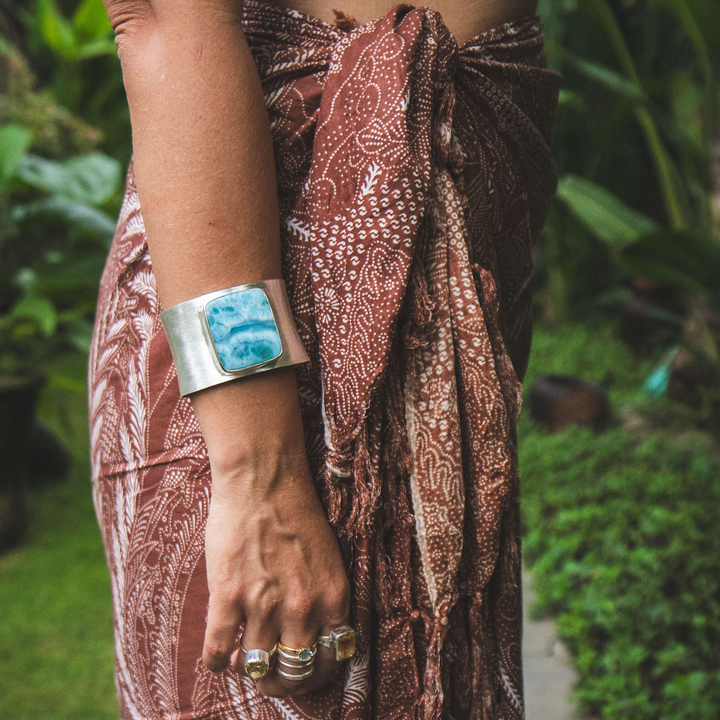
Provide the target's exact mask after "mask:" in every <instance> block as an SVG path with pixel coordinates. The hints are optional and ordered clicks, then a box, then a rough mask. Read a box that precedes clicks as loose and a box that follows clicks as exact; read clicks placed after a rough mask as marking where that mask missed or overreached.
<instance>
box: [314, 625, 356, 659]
mask: <svg viewBox="0 0 720 720" xmlns="http://www.w3.org/2000/svg"><path fill="white" fill-rule="evenodd" d="M317 642H318V644H319V645H322V646H323V647H326V648H334V649H335V659H336V660H338V661H342V660H347V659H348V658H351V657H352V656H353V655H354V654H355V649H356V642H357V638H356V634H355V630H353V629H352V628H351V627H350V626H349V625H341V626H340V627H339V628H335V630H333V631H332V632H331V633H330V634H329V635H318V636H317Z"/></svg>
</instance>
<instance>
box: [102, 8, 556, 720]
mask: <svg viewBox="0 0 720 720" xmlns="http://www.w3.org/2000/svg"><path fill="white" fill-rule="evenodd" d="M244 11H245V15H244V20H243V29H244V32H245V35H246V37H247V39H248V42H249V44H250V47H251V50H252V52H253V56H254V58H255V61H256V64H257V67H258V71H259V74H260V78H261V80H262V83H263V87H264V91H265V96H266V101H267V106H268V113H269V117H270V122H271V127H272V132H273V138H274V144H275V160H276V164H277V176H278V190H279V204H280V208H279V209H280V221H281V229H282V248H283V274H284V278H285V280H286V283H287V286H288V291H289V296H290V301H291V306H292V309H293V313H294V316H295V320H296V322H297V324H298V328H299V331H300V334H301V337H302V339H303V342H304V343H305V346H306V348H307V350H308V352H309V354H310V356H311V362H310V363H308V364H307V365H306V366H303V367H302V368H300V369H299V370H298V380H299V386H300V395H301V402H302V408H303V417H304V422H305V431H306V445H307V450H308V457H309V460H310V465H311V470H312V472H313V476H314V478H315V481H316V486H317V489H318V492H319V493H320V495H321V498H322V500H323V502H324V505H325V507H326V509H327V513H328V518H329V519H330V522H331V524H332V526H333V528H334V529H335V531H336V534H337V536H338V538H339V540H340V543H341V548H342V550H343V553H344V557H345V560H346V566H347V571H348V575H349V577H350V580H351V586H352V592H353V607H352V618H351V622H352V624H353V626H354V627H355V628H356V630H357V632H358V652H357V654H356V656H355V657H354V658H352V659H351V660H350V661H348V662H347V663H345V667H344V671H343V672H342V673H340V675H339V676H338V678H337V679H336V680H335V681H333V682H332V683H331V684H330V685H328V686H327V687H326V688H324V689H323V690H321V691H319V692H317V693H314V694H312V695H310V696H305V697H299V698H295V699H286V700H275V699H271V698H266V697H263V696H260V695H259V694H258V693H257V691H256V689H255V685H254V683H253V682H252V681H251V680H249V679H247V678H242V677H240V676H239V675H238V674H237V673H236V672H235V671H234V670H227V671H226V672H224V673H221V674H219V675H213V674H211V673H209V672H208V671H206V670H205V669H204V667H203V666H202V663H201V660H200V658H201V652H202V642H203V634H204V627H205V618H206V613H207V586H206V580H205V565H204V554H203V542H204V528H205V522H206V519H207V511H208V504H209V499H210V495H211V479H210V469H209V463H208V458H207V450H206V448H205V445H204V442H203V439H202V435H201V433H200V430H199V427H198V425H197V422H196V419H195V416H194V414H193V412H192V408H191V405H190V403H189V401H188V400H187V399H183V398H180V396H179V392H178V387H177V378H176V374H175V369H174V366H173V363H172V358H171V355H170V350H169V347H168V344H167V340H166V338H165V335H164V333H163V331H162V327H161V323H160V320H159V313H160V310H161V308H160V303H159V299H158V296H157V289H156V285H155V279H154V276H153V272H152V262H151V258H150V256H149V253H148V249H147V242H146V237H145V230H144V225H143V220H142V213H141V209H140V205H139V202H138V198H137V193H136V189H135V185H134V181H133V176H132V169H131V170H130V172H129V175H128V185H127V193H126V196H125V201H124V204H123V208H122V211H121V216H120V220H119V224H118V230H117V233H116V236H115V240H114V243H113V246H112V248H111V252H110V256H109V258H108V262H107V266H106V268H105V272H104V275H103V278H102V282H101V287H100V296H99V304H98V313H97V319H96V326H95V334H94V339H93V346H92V352H91V358H90V370H89V386H90V418H91V446H92V447H91V458H92V477H93V490H94V500H95V505H96V509H97V513H98V518H99V521H100V527H101V530H102V533H103V541H104V544H105V549H106V555H107V560H108V565H109V567H110V574H111V580H112V588H113V602H114V606H115V639H116V657H117V663H116V681H117V687H118V697H119V701H120V708H121V717H122V718H123V720H129V719H130V718H133V719H137V718H142V719H143V720H150V719H155V718H168V719H169V718H182V719H183V720H186V719H194V718H203V719H208V720H209V719H210V718H218V719H220V718H222V719H225V718H227V719H228V720H250V719H251V718H252V719H253V720H281V719H284V720H340V719H348V720H351V719H354V718H358V719H360V718H363V719H369V718H371V717H372V718H379V719H382V720H385V719H387V720H390V719H391V718H392V719H393V720H395V719H403V720H405V719H407V720H411V719H412V720H415V719H416V718H422V719H423V720H435V719H436V718H441V717H442V718H456V719H458V720H460V719H461V718H473V719H480V720H519V719H520V718H522V717H523V714H524V713H523V700H522V671H521V663H520V639H521V624H520V623H521V614H520V607H521V603H520V584H519V573H520V550H519V537H518V534H519V516H518V503H519V494H518V475H517V460H516V448H515V434H514V428H515V420H516V417H517V413H518V411H519V407H520V390H521V386H520V382H519V379H518V378H519V377H521V376H522V374H523V372H524V368H525V365H526V363H527V356H528V353H529V347H530V332H531V292H530V278H531V271H532V262H531V252H532V247H533V244H534V242H535V240H536V239H537V236H538V233H539V231H540V228H541V227H542V224H543V222H544V219H545V216H546V214H547V211H548V207H549V203H550V200H551V197H552V194H553V192H554V189H555V185H556V175H555V168H554V165H553V161H552V155H551V150H550V141H551V132H552V124H553V119H554V113H555V108H556V103H557V93H558V88H559V76H558V75H557V74H555V73H553V72H551V71H549V70H548V69H547V68H546V65H545V58H544V54H543V50H542V43H543V40H542V33H541V26H540V22H539V20H538V18H537V17H534V16H533V17H528V18H525V19H523V20H520V21H517V22H514V23H510V24H507V25H503V26H501V27H498V28H495V29H493V30H490V31H488V32H485V33H483V34H481V35H478V36H477V37H475V38H473V39H472V40H470V41H468V42H467V43H466V44H465V45H463V46H462V47H458V46H457V44H456V43H455V40H454V38H453V37H452V35H451V34H450V33H449V31H448V30H447V28H446V27H445V25H444V24H443V22H442V18H441V17H440V15H439V14H438V13H437V12H434V11H432V10H429V9H427V8H413V7H411V6H407V5H402V6H398V7H396V8H393V9H392V10H391V11H389V12H388V13H387V14H386V15H385V16H383V17H381V18H378V19H377V20H374V21H372V22H369V23H366V24H365V25H362V26H358V25H357V23H355V22H354V21H352V19H351V18H347V17H345V16H339V19H338V22H337V23H336V24H335V25H330V24H328V23H325V22H323V21H320V20H318V19H315V18H312V17H310V16H307V15H303V14H301V13H298V12H295V11H293V10H287V9H281V8H278V7H275V6H271V5H267V4H264V3H262V2H258V0H245V3H244ZM249 501H250V500H249Z"/></svg>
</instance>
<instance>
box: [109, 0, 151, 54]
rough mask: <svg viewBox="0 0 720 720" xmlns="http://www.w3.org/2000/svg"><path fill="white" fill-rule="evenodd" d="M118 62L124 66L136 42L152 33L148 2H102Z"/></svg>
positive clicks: (138, 0)
mask: <svg viewBox="0 0 720 720" xmlns="http://www.w3.org/2000/svg"><path fill="white" fill-rule="evenodd" d="M103 2H104V4H105V11H106V12H107V15H108V18H109V19H110V24H111V25H112V27H113V30H114V31H115V43H116V44H117V47H118V55H119V56H120V60H121V62H122V63H123V65H124V64H125V61H126V60H127V59H128V56H131V55H132V54H133V47H134V46H136V45H137V44H138V40H139V39H141V38H142V37H144V36H146V35H147V34H148V33H150V32H152V30H153V28H154V26H155V15H154V12H153V7H152V5H151V2H150V0H103Z"/></svg>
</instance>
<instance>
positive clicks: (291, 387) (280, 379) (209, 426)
mask: <svg viewBox="0 0 720 720" xmlns="http://www.w3.org/2000/svg"><path fill="white" fill-rule="evenodd" d="M191 401H192V404H193V408H194V410H195V414H196V416H197V419H198V424H199V425H200V429H201V431H202V433H203V436H204V438H205V442H206V444H207V447H208V454H209V457H210V464H211V470H212V474H213V484H215V483H222V484H223V485H227V486H230V485H232V486H234V487H237V488H238V489H242V490H253V491H257V490H258V489H261V488H263V487H267V488H273V487H275V485H276V483H277V478H283V479H284V481H286V480H287V479H288V478H292V477H294V476H307V475H308V470H307V458H306V455H305V441H304V433H303V425H302V415H301V413H300V402H299V399H298V393H297V383H296V381H295V371H294V369H293V368H283V369H278V370H274V371H272V372H268V373H262V374H258V375H255V376H252V377H248V378H243V379H241V380H234V381H232V382H229V383H223V384H222V385H217V386H215V387H211V388H207V389H205V390H202V391H200V392H198V393H194V394H193V395H192V396H191Z"/></svg>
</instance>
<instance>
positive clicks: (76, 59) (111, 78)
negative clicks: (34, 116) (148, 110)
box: [24, 0, 130, 163]
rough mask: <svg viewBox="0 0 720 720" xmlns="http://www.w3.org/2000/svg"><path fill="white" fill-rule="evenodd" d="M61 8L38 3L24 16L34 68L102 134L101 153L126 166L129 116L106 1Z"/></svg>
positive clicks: (80, 0)
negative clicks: (111, 156)
mask: <svg viewBox="0 0 720 720" xmlns="http://www.w3.org/2000/svg"><path fill="white" fill-rule="evenodd" d="M62 5H63V6H62V7H61V6H59V4H58V3H57V2H56V0H34V1H33V3H32V5H31V11H30V12H27V13H25V14H24V24H25V26H26V28H27V33H28V46H29V48H30V50H31V57H32V64H33V69H34V70H35V71H36V73H37V74H38V75H39V76H40V77H41V78H42V79H43V80H45V85H46V88H47V90H48V91H49V92H50V93H51V95H52V97H53V98H54V100H55V101H56V102H57V103H58V104H59V105H60V106H62V107H63V108H66V109H67V110H68V111H69V112H70V113H73V114H75V115H76V116H81V117H82V118H83V120H84V121H86V122H88V123H89V124H90V125H91V126H92V127H94V128H97V129H99V130H100V131H101V134H102V149H103V150H105V151H106V152H108V153H109V154H111V155H113V156H114V157H118V158H120V159H121V160H122V162H123V163H126V162H127V160H128V159H129V157H130V116H129V112H128V109H127V102H126V100H125V91H124V89H123V83H122V72H121V69H120V63H119V61H118V58H117V48H116V46H115V42H114V39H113V31H112V27H111V26H110V22H109V20H108V18H107V14H106V12H105V8H104V6H103V3H102V0H73V1H72V2H65V3H63V4H62ZM68 7H69V8H71V10H70V12H66V11H65V8H68Z"/></svg>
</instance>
